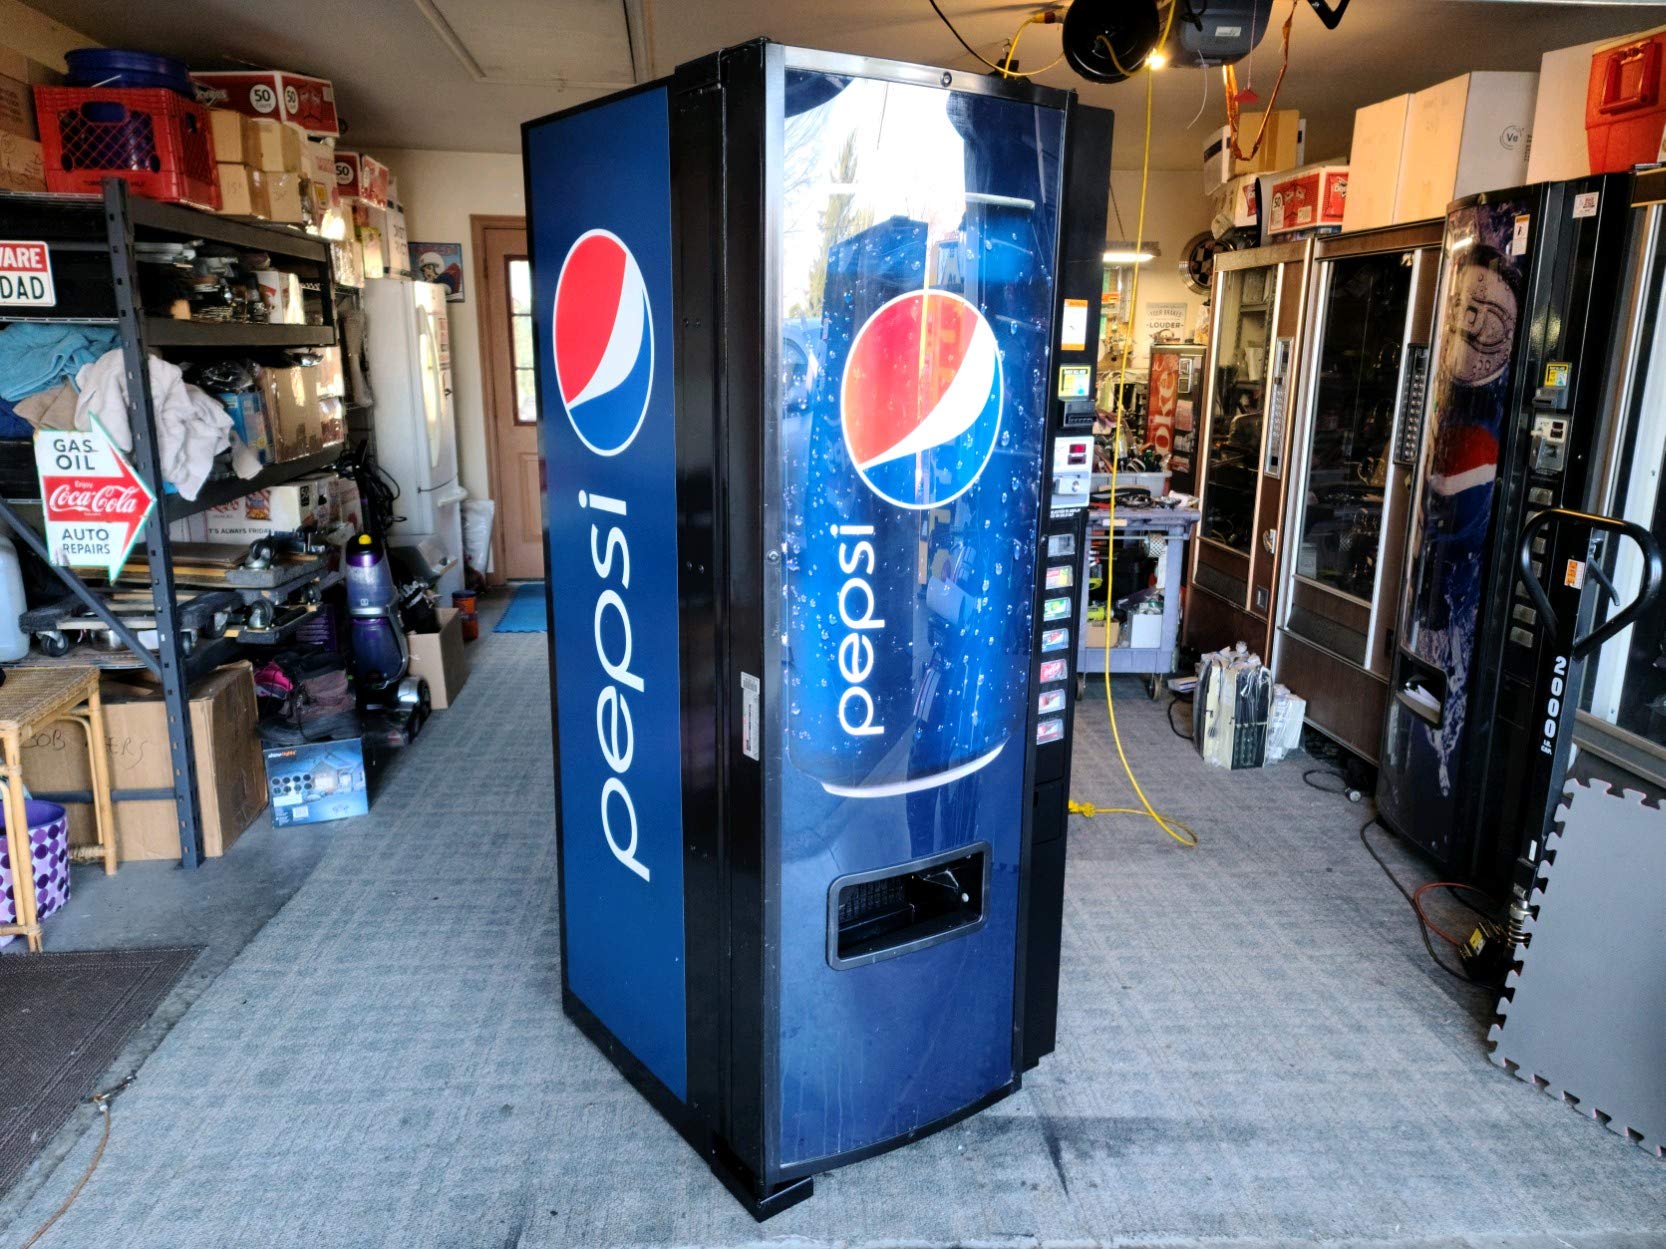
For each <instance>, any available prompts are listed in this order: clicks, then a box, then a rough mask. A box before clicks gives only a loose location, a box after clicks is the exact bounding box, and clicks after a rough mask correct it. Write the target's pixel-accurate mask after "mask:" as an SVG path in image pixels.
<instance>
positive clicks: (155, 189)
mask: <svg viewBox="0 0 1666 1249" xmlns="http://www.w3.org/2000/svg"><path fill="white" fill-rule="evenodd" d="M35 112H36V114H37V116H38V120H39V122H40V139H41V148H42V155H43V158H44V159H43V163H44V164H45V166H46V188H47V190H49V191H71V192H73V191H81V192H86V191H95V192H96V191H99V190H101V189H102V183H103V181H104V179H105V178H125V179H127V181H128V183H129V184H130V185H131V186H132V188H133V190H134V192H135V193H136V194H139V195H147V196H149V197H150V198H152V199H162V200H183V201H185V202H187V203H191V204H197V205H199V206H201V207H203V208H214V209H218V208H219V207H220V183H219V179H218V178H217V177H216V171H215V168H214V138H213V133H212V131H211V129H210V127H209V124H208V110H207V109H205V108H204V107H203V106H202V105H201V104H197V103H194V102H193V101H191V100H187V99H186V98H185V97H184V96H182V95H179V94H177V93H176V92H173V91H169V90H166V89H165V88H160V87H147V88H120V87H36V88H35Z"/></svg>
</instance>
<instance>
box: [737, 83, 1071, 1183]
mask: <svg viewBox="0 0 1666 1249" xmlns="http://www.w3.org/2000/svg"><path fill="white" fill-rule="evenodd" d="M784 112H785V119H784V122H783V125H784V128H785V132H784V135H783V136H782V139H783V143H782V147H783V152H784V159H783V178H782V195H781V201H782V202H781V205H780V210H779V213H778V214H777V219H778V221H779V223H780V226H779V229H780V235H779V237H778V240H777V242H776V249H777V254H778V255H779V270H778V279H779V283H778V290H779V300H780V303H779V308H778V312H779V316H780V325H781V331H780V332H781V341H780V344H779V345H780V350H781V369H780V387H781V389H780V392H779V397H778V401H777V404H776V407H775V411H774V413H773V414H772V429H771V436H772V449H771V454H773V456H774V457H775V459H776V463H777V465H778V468H779V472H778V476H779V480H780V490H779V495H778V502H776V503H775V504H774V507H773V513H774V514H773V518H772V520H771V522H770V525H769V532H768V537H767V539H766V541H767V543H768V545H769V547H770V549H779V550H781V551H782V553H783V558H782V560H781V573H780V577H781V582H780V586H779V593H778V594H774V595H772V596H771V601H772V603H773V604H774V608H773V610H774V611H775V619H774V627H773V628H772V629H771V630H770V633H771V634H772V635H773V636H775V637H778V638H779V639H780V642H781V663H780V665H779V668H778V669H777V670H775V671H773V672H771V674H770V678H769V679H770V687H769V690H768V692H767V694H766V705H768V706H769V707H770V716H769V719H768V722H767V723H768V725H769V729H770V734H769V736H770V740H769V741H768V742H767V743H766V746H765V749H766V751H767V752H768V756H767V760H768V765H769V767H770V769H771V771H772V773H773V778H774V779H773V784H772V787H771V790H770V796H769V799H768V801H769V803H770V804H771V805H772V806H773V808H774V810H773V811H772V812H771V820H772V823H774V824H775V826H776V827H777V829H778V845H779V854H780V890H781V895H780V896H781V902H780V911H779V914H780V920H779V926H780V929H779V930H780V942H779V973H778V974H779V984H778V1001H779V1022H778V1030H777V1033H776V1037H777V1044H778V1070H779V1077H778V1078H779V1084H778V1089H777V1092H778V1096H779V1099H780V1100H779V1109H778V1117H777V1120H776V1128H777V1130H778V1133H779V1138H778V1139H779V1150H778V1158H777V1159H776V1162H777V1164H778V1165H779V1166H780V1167H782V1168H784V1169H787V1170H788V1171H790V1172H794V1173H800V1174H802V1173H807V1172H809V1171H812V1170H814V1169H816V1165H817V1163H818V1160H827V1159H835V1158H838V1157H840V1156H842V1155H849V1154H852V1153H855V1152H858V1151H863V1150H867V1149H871V1148H873V1147H875V1146H879V1145H882V1144H885V1143H887V1142H895V1141H897V1140H898V1139H899V1138H903V1137H905V1136H906V1134H908V1133H910V1132H912V1131H915V1130H916V1129H920V1128H924V1127H927V1126H930V1125H933V1124H935V1123H937V1122H939V1121H941V1120H943V1119H946V1118H947V1117H949V1116H951V1115H954V1114H957V1113H959V1112H961V1111H964V1110H966V1109H968V1108H970V1107H972V1106H974V1105H976V1104H977V1103H979V1102H980V1101H982V1100H983V1099H985V1098H987V1097H989V1096H991V1095H994V1094H997V1093H999V1092H1000V1091H1002V1090H1004V1089H1005V1088H1008V1087H1010V1085H1011V1083H1012V1082H1013V1080H1014V1079H1015V1077H1016V1075H1017V1071H1016V1069H1015V1063H1014V1041H1013V1035H1014V1034H1013V1026H1014V1002H1013V994H1014V976H1015V971H1016V967H1015V943H1016V939H1017V930H1018V925H1019V918H1018V897H1019V869H1020V862H1021V856H1022V849H1023V847H1022V838H1023V829H1024V827H1025V816H1026V811H1027V807H1028V804H1029V801H1030V798H1029V795H1028V793H1027V792H1026V788H1025V779H1026V777H1025V764H1026V755H1027V745H1028V743H1027V742H1026V733H1027V728H1026V726H1027V723H1028V719H1027V716H1028V710H1029V700H1030V698H1031V690H1030V679H1029V671H1030V655H1031V649H1030V648H1031V631H1032V627H1033V600H1034V594H1035V576H1036V572H1035V558H1036V551H1035V547H1036V536H1037V533H1038V524H1039V509H1040V507H1041V506H1042V503H1041V498H1040V492H1041V483H1042V444H1043V440H1044V433H1045V422H1046V413H1047V402H1048V386H1047V376H1048V371H1049V344H1050V341H1051V325H1052V311H1053V301H1054V299H1053V297H1054V284H1053V277H1054V275H1053V271H1052V270H1053V264H1054V257H1055V252H1056V247H1057V236H1058V223H1059V196H1060V187H1061V163H1062V151H1063V140H1064V115H1063V112H1062V111H1061V110H1059V109H1056V108H1048V107H1041V106H1037V105H1034V104H1030V103H1024V102H1019V101H1016V100H1010V99H1002V98H997V97H994V96H988V95H982V94H977V93H972V92H966V93H962V92H953V91H946V90H942V89H940V88H938V87H936V86H926V85H920V84H911V83H900V82H891V81H885V80H882V79H864V78H847V77H835V76H831V75H826V74H820V73H811V72H804V71H797V70H793V69H788V71H787V73H786V80H785V108H784ZM962 854H965V855H969V856H971V857H973V858H974V859H978V860H979V861H980V862H981V863H982V865H983V868H982V875H981V879H979V874H978V872H977V871H974V872H973V873H971V874H964V873H963V874H961V875H959V876H957V877H955V878H954V880H953V881H949V880H947V879H946V878H941V879H940V878H935V877H934V878H931V879H929V880H927V881H926V882H925V885H924V886H923V887H924V888H926V889H932V888H936V887H938V886H940V885H945V886H946V885H952V886H953V889H954V892H955V893H957V894H962V895H963V896H962V901H963V902H967V903H968V905H969V906H970V907H971V908H972V909H973V910H977V903H976V901H975V900H974V898H975V895H976V893H977V890H978V888H979V887H980V886H981V887H983V888H984V889H985V891H986V892H985V894H984V901H983V904H982V907H981V912H980V913H979V914H978V915H977V918H976V919H975V920H973V921H971V922H966V923H964V924H961V925H960V926H958V927H956V928H955V929H954V930H953V931H952V932H950V933H949V934H948V935H947V936H945V937H934V936H928V939H926V940H922V941H920V942H917V943H907V944H906V947H905V946H904V945H903V944H899V945H898V946H897V947H894V948H888V949H884V950H882V951H880V952H879V953H877V954H874V953H865V954H862V955H861V956H859V957H857V958H850V959H847V958H845V957H843V956H842V955H841V954H840V953H839V952H838V950H839V946H840V941H841V939H842V938H841V936H840V935H838V934H842V933H843V932H844V931H846V924H847V922H848V923H850V924H851V925H852V928H851V931H856V928H855V925H857V924H859V923H863V922H866V920H865V918H864V917H866V916H869V915H871V916H872V917H873V920H874V922H875V923H876V924H882V923H884V922H885V912H886V910H887V908H891V907H892V906H893V904H894V899H892V898H891V897H890V896H889V893H890V892H891V891H893V890H895V889H897V888H899V886H897V885H896V883H895V877H894V876H890V877H889V883H888V880H887V879H884V878H886V877H887V876H888V875H889V874H894V873H896V872H897V871H898V870H899V869H906V868H907V867H908V866H909V865H912V864H925V865H927V867H926V868H925V869H924V870H926V871H929V870H930V865H932V864H935V863H937V862H939V861H941V860H952V859H954V858H955V857H956V856H960V855H962ZM980 856H981V858H980ZM955 870H959V869H955ZM853 877H854V878H857V880H858V881H861V882H862V883H860V884H858V885H855V886H851V887H850V890H849V892H845V889H844V887H842V886H841V885H840V882H841V881H842V880H849V879H850V878H853ZM870 877H872V878H873V879H871V880H870V879H868V878H870ZM852 948H857V946H856V944H855V943H853V947H852ZM861 948H863V949H872V948H873V947H872V946H871V945H870V946H865V947H861Z"/></svg>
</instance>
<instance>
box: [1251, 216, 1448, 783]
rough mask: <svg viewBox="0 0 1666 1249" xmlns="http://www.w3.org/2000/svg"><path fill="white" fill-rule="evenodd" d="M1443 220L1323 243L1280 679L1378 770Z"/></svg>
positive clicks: (1291, 506) (1318, 245)
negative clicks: (1376, 765)
mask: <svg viewBox="0 0 1666 1249" xmlns="http://www.w3.org/2000/svg"><path fill="white" fill-rule="evenodd" d="M1441 225H1442V223H1441V222H1440V221H1427V222H1422V223H1419V224H1414V225H1403V226H1392V227H1389V228H1387V229H1383V230H1370V231H1365V232H1362V233H1358V234H1343V235H1336V236H1332V237H1330V238H1322V239H1319V240H1317V241H1316V242H1315V243H1314V245H1313V269H1314V273H1313V287H1312V295H1311V300H1312V311H1311V314H1310V318H1309V327H1310V328H1309V330H1308V334H1307V338H1308V343H1307V350H1306V353H1305V357H1304V364H1303V369H1302V378H1301V388H1302V396H1301V402H1300V403H1299V404H1297V405H1296V417H1295V427H1294V429H1293V430H1292V433H1291V443H1290V445H1291V454H1290V479H1289V480H1290V485H1289V489H1288V491H1287V495H1288V498H1287V502H1286V515H1285V522H1284V532H1285V533H1286V534H1288V535H1289V541H1290V543H1291V550H1290V553H1289V556H1288V558H1286V559H1285V560H1284V561H1283V564H1282V566H1281V569H1280V575H1281V578H1282V587H1281V590H1280V593H1279V595H1278V604H1277V610H1278V626H1279V627H1278V634H1277V636H1276V637H1275V639H1274V641H1273V671H1274V672H1275V673H1276V674H1277V677H1278V679H1279V680H1280V681H1282V682H1283V683H1284V684H1286V685H1288V686H1289V687H1290V688H1291V689H1293V690H1295V691H1296V692H1297V693H1299V694H1300V695H1301V696H1302V697H1303V698H1305V699H1306V700H1307V722H1308V723H1309V724H1311V725H1312V726H1313V727H1314V728H1316V729H1318V730H1319V731H1320V732H1322V733H1324V734H1326V735H1327V736H1329V737H1330V738H1332V739H1333V740H1335V741H1337V742H1340V743H1341V744H1342V745H1344V746H1346V747H1347V748H1348V749H1349V750H1351V751H1353V752H1354V753H1355V754H1356V755H1358V756H1360V757H1361V758H1362V759H1365V760H1368V761H1369V762H1371V763H1373V764H1374V763H1376V762H1377V757H1378V751H1379V747H1380V745H1381V742H1382V729H1383V716H1384V713H1385V711H1386V709H1387V703H1388V684H1389V674H1390V671H1391V670H1392V668H1393V660H1394V650H1393V638H1394V614H1395V609H1396V607H1397V606H1398V602H1399V599H1398V591H1399V587H1400V577H1401V573H1402V571H1403V569H1404V559H1405V546H1406V518H1407V516H1408V514H1409V513H1410V510H1411V478H1412V473H1413V471H1414V470H1415V467H1416V464H1417V452H1418V445H1419V436H1420V434H1421V432H1422V428H1423V424H1422V422H1423V397H1424V393H1425V391H1426V389H1427V383H1428V370H1429V333H1430V322H1431V321H1432V320H1433V317H1434V306H1435V284H1436V282H1437V280H1438V278H1439V274H1440V238H1441Z"/></svg>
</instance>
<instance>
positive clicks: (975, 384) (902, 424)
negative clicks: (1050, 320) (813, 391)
mask: <svg viewBox="0 0 1666 1249" xmlns="http://www.w3.org/2000/svg"><path fill="white" fill-rule="evenodd" d="M1001 397H1002V386H1001V359H1000V353H999V352H998V351H997V350H996V346H995V331H994V330H993V329H991V328H990V325H989V322H988V321H986V320H985V319H984V317H983V314H982V313H981V312H979V311H978V310H977V308H976V307H974V306H973V305H972V304H970V303H968V302H967V301H966V300H965V299H962V298H961V297H960V296H959V295H956V294H953V293H952V292H949V291H911V292H909V293H908V294H907V295H899V296H898V297H897V298H895V299H893V300H891V301H890V302H888V303H886V304H883V305H881V307H880V308H879V310H878V311H876V312H875V313H874V314H873V315H872V316H871V317H869V318H868V319H867V321H866V322H865V323H864V324H863V326H862V328H861V329H859V330H858V331H857V332H856V337H855V339H854V340H853V341H852V342H851V345H850V357H849V359H848V360H847V361H846V363H845V373H844V380H843V383H842V387H841V393H840V409H841V420H842V422H843V425H844V438H845V446H846V448H847V449H848V450H849V452H850V459H851V463H853V464H854V465H855V466H856V471H857V472H858V473H859V474H861V477H862V480H863V481H864V482H866V483H867V485H868V488H869V489H870V490H872V491H873V492H874V493H875V494H877V495H879V496H880V497H881V498H883V499H886V500H888V501H889V502H891V503H894V504H896V505H897V506H898V507H906V508H912V509H916V510H920V509H924V508H931V507H938V506H940V505H942V504H944V503H948V502H950V501H951V500H954V499H957V498H959V497H960V496H961V495H963V494H965V493H966V492H967V491H968V490H970V489H971V488H972V485H973V483H975V482H976V481H977V479H978V477H979V476H980V475H981V474H982V473H983V470H984V466H985V465H987V464H988V463H989V457H990V456H991V455H992V454H994V451H995V443H996V440H997V439H998V438H999V437H1000V432H1001Z"/></svg>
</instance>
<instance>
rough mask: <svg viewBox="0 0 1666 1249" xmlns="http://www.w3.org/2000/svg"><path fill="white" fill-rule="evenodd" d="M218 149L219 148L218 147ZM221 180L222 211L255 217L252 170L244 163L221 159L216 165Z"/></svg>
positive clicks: (239, 215)
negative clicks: (235, 163)
mask: <svg viewBox="0 0 1666 1249" xmlns="http://www.w3.org/2000/svg"><path fill="white" fill-rule="evenodd" d="M216 150H218V149H216ZM215 169H216V171H217V173H218V176H219V180H220V211H221V212H222V213H224V214H225V215H226V216H228V217H254V216H259V215H260V214H258V213H256V212H255V199H254V183H253V182H252V181H250V178H251V172H250V170H249V169H248V168H247V167H245V166H243V165H232V164H227V163H226V162H225V161H221V162H220V163H219V164H218V165H216V166H215Z"/></svg>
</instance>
